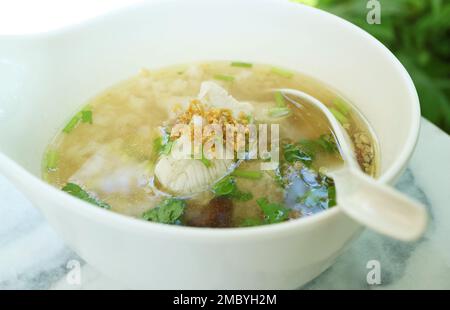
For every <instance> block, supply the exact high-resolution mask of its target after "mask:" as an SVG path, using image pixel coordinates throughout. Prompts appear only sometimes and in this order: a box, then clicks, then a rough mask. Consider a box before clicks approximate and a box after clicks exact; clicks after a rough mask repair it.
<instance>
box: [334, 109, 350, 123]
mask: <svg viewBox="0 0 450 310" xmlns="http://www.w3.org/2000/svg"><path fill="white" fill-rule="evenodd" d="M329 109H330V112H331V113H333V115H334V117H336V119H337V120H338V121H339V123H341V124H345V123H348V119H347V117H346V116H345V115H344V114H342V113H341V112H339V111H338V110H337V109H335V108H329Z"/></svg>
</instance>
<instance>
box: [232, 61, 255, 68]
mask: <svg viewBox="0 0 450 310" xmlns="http://www.w3.org/2000/svg"><path fill="white" fill-rule="evenodd" d="M231 66H232V67H242V68H251V67H253V64H251V63H248V62H241V61H233V62H232V63H231Z"/></svg>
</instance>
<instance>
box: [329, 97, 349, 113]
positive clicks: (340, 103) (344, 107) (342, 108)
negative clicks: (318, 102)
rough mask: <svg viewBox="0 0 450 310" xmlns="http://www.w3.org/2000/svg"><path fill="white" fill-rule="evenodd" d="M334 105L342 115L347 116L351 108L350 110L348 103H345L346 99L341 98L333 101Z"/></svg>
mask: <svg viewBox="0 0 450 310" xmlns="http://www.w3.org/2000/svg"><path fill="white" fill-rule="evenodd" d="M333 104H334V106H335V107H336V108H337V109H338V110H339V112H341V113H342V114H344V115H346V116H347V115H348V113H349V110H350V108H349V104H348V103H347V102H345V101H344V99H342V98H339V97H338V98H335V99H334V100H333Z"/></svg>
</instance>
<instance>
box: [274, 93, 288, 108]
mask: <svg viewBox="0 0 450 310" xmlns="http://www.w3.org/2000/svg"><path fill="white" fill-rule="evenodd" d="M274 96H275V102H276V103H277V106H278V107H285V106H286V101H285V100H284V96H283V94H282V93H281V92H280V91H276V92H275V94H274Z"/></svg>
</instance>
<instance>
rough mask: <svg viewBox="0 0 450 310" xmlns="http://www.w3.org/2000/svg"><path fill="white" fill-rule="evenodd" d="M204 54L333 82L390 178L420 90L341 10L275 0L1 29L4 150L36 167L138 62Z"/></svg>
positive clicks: (178, 4) (415, 118)
mask: <svg viewBox="0 0 450 310" xmlns="http://www.w3.org/2000/svg"><path fill="white" fill-rule="evenodd" d="M202 60H242V61H251V62H260V63H268V64H273V65H277V66H283V67H287V68H290V69H293V70H297V71H300V72H303V73H306V74H308V75H310V76H312V77H314V78H317V79H319V80H321V81H323V82H325V83H327V84H328V85H330V86H331V87H333V88H335V89H336V90H338V91H339V92H341V93H342V94H343V95H344V96H346V97H347V98H348V99H350V100H351V101H352V102H353V103H354V104H355V105H356V106H357V107H358V108H359V109H360V110H361V112H362V113H363V114H364V115H365V116H366V117H367V119H368V120H369V122H370V124H371V125H372V126H373V129H374V130H375V133H376V135H377V137H378V139H379V142H380V149H381V167H380V172H381V177H382V178H384V179H385V180H389V179H391V178H392V177H393V176H395V174H397V173H398V172H399V171H400V170H401V167H402V166H403V165H404V164H405V162H406V160H407V157H408V156H409V154H410V153H411V151H412V148H413V146H414V143H415V139H416V136H417V130H418V122H419V110H418V101H417V95H416V92H415V89H414V87H413V85H412V83H411V80H410V78H409V76H408V75H407V73H406V71H405V70H404V69H403V67H402V66H401V65H400V64H399V62H398V61H397V60H396V59H395V58H394V57H393V56H392V54H390V52H388V51H387V50H386V49H385V48H384V47H383V46H382V45H381V44H380V43H379V42H378V41H376V40H374V39H373V38H372V37H370V36H369V35H368V34H366V33H365V32H363V31H361V30H359V29H358V28H356V27H354V26H352V25H351V24H349V23H347V22H344V21H343V20H341V19H339V18H336V17H334V16H332V15H330V14H327V13H325V12H322V11H319V10H316V9H312V8H309V7H306V6H303V5H298V4H294V3H290V2H288V1H286V2H280V1H274V0H262V1H261V0H253V1H237V0H227V1H206V0H194V1H164V2H158V1H157V2H156V3H149V4H146V5H140V6H138V7H132V8H129V9H126V10H124V11H123V12H120V13H116V14H112V15H108V16H106V17H99V18H97V19H96V20H94V21H91V22H87V23H85V24H83V25H81V26H74V27H69V28H67V29H63V30H61V31H57V32H54V33H50V34H43V35H34V36H25V37H16V38H5V37H4V38H1V37H0V151H2V152H4V153H5V154H6V155H7V156H9V157H10V158H12V159H13V160H15V161H16V162H18V163H19V164H20V165H22V166H23V167H25V168H26V169H27V170H28V171H30V172H31V173H33V174H34V175H40V164H41V158H42V152H43V151H44V148H45V146H46V145H47V144H48V143H49V142H50V139H51V137H52V136H53V135H54V134H55V132H56V131H57V130H59V129H61V127H62V126H63V124H64V123H65V122H66V121H67V120H68V119H69V118H70V117H71V115H73V113H75V112H76V111H77V110H78V109H79V107H80V106H81V104H83V103H84V102H85V101H86V100H87V99H88V98H90V97H92V96H94V95H95V94H97V93H98V92H99V91H102V90H103V89H104V88H106V87H109V86H111V85H112V84H114V83H116V82H118V81H121V80H123V79H126V78H128V77H129V76H132V75H134V74H135V73H137V72H138V70H139V69H140V68H142V67H147V68H150V69H151V68H156V67H161V66H165V65H169V64H176V63H186V62H192V61H202Z"/></svg>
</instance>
